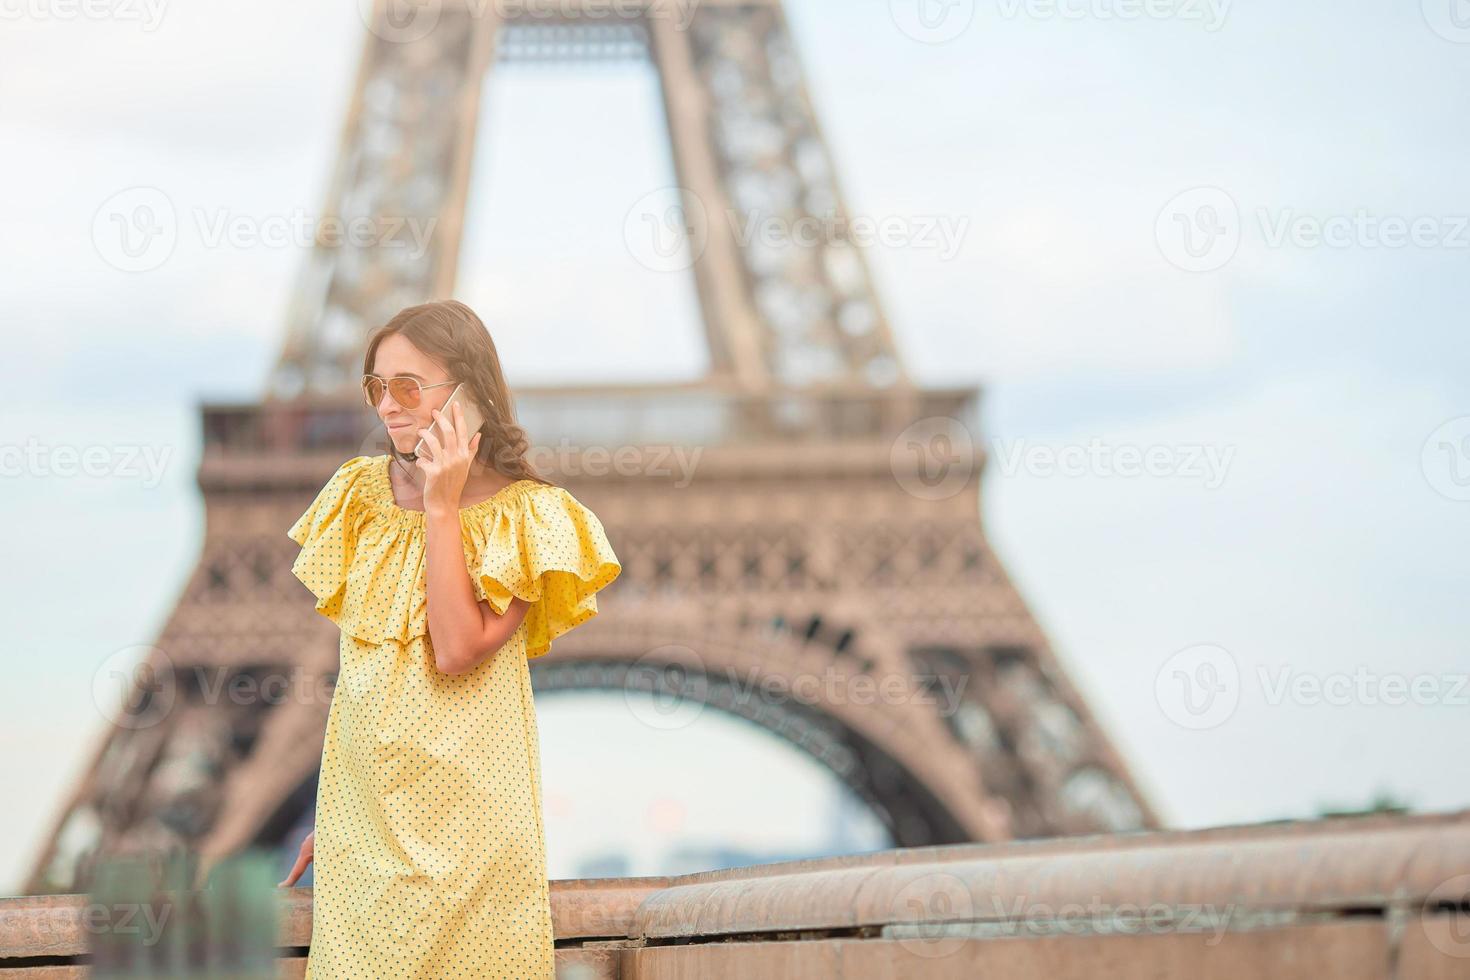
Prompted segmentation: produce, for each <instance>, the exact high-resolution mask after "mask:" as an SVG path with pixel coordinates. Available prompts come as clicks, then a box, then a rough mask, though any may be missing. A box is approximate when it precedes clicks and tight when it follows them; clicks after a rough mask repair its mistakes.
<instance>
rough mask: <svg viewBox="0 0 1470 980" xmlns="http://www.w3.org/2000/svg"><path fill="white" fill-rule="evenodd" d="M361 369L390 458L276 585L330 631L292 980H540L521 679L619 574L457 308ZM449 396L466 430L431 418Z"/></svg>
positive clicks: (534, 838) (526, 707)
mask: <svg viewBox="0 0 1470 980" xmlns="http://www.w3.org/2000/svg"><path fill="white" fill-rule="evenodd" d="M363 363H364V372H365V374H364V377H363V390H364V392H365V394H366V397H367V401H368V403H369V404H370V405H371V406H372V407H373V409H374V410H375V411H376V412H377V413H378V417H379V419H380V420H381V421H382V423H383V425H384V426H385V428H386V429H387V432H388V436H389V439H390V440H391V443H392V452H391V453H387V454H384V455H381V456H356V457H354V458H352V459H349V460H348V461H347V462H345V463H343V464H342V466H341V467H340V468H339V469H338V470H337V472H336V473H335V474H334V475H333V476H332V478H331V479H330V480H329V481H328V482H327V484H326V486H325V487H323V488H322V490H321V492H320V493H319V494H318V495H317V498H316V500H315V501H313V502H312V504H311V506H310V507H309V508H307V510H306V512H305V513H304V514H302V515H301V517H300V519H298V520H297V521H296V523H295V524H294V525H293V526H292V527H291V529H290V530H289V531H288V532H287V533H288V534H289V535H290V536H291V538H292V539H293V540H294V541H296V543H297V544H299V545H301V552H300V554H299V555H298V556H297V558H296V561H295V563H294V565H293V567H292V572H293V573H294V574H295V575H296V576H297V577H298V578H299V579H300V580H301V581H302V582H303V583H304V584H305V585H306V586H307V587H308V588H309V589H310V590H311V591H312V593H313V594H314V595H315V596H316V598H317V602H316V609H317V611H318V612H320V613H321V614H322V615H324V616H327V617H328V618H330V619H331V620H332V621H333V622H335V623H336V624H337V625H338V626H339V627H340V628H341V630H342V635H341V643H340V652H341V667H340V670H339V673H338V677H337V684H336V687H335V689H334V691H333V695H332V705H331V709H330V711H329V712H328V717H327V729H326V740H325V744H324V746H323V749H322V766H321V777H320V781H319V784H318V788H317V808H316V827H315V829H314V830H313V832H312V834H311V835H309V836H308V837H307V838H306V840H305V842H303V844H302V847H301V853H300V855H299V856H298V858H297V860H296V865H295V867H293V868H292V869H291V873H290V874H289V875H288V876H287V877H286V880H285V881H283V882H281V884H282V885H290V884H292V883H294V882H295V881H296V880H297V879H298V878H299V877H300V876H301V873H302V872H303V871H304V870H305V869H306V865H307V864H308V863H309V862H311V861H313V860H315V863H316V867H315V887H314V890H313V911H312V914H313V919H312V937H311V953H310V956H309V958H308V960H307V966H306V976H307V978H308V980H332V978H338V977H345V978H353V980H357V978H362V977H415V978H418V977H422V978H435V980H438V978H441V977H449V976H474V977H506V978H512V977H513V978H516V980H524V978H528V977H534V978H546V980H551V978H552V977H553V976H554V968H553V958H552V930H551V903H550V890H549V887H548V882H547V877H546V844H545V839H544V837H543V834H542V823H541V786H540V747H539V741H538V734H537V729H536V713H535V708H534V705H533V703H532V696H531V681H530V671H529V668H528V667H527V663H526V661H527V659H528V658H530V657H538V656H540V655H542V654H544V653H546V652H547V651H548V650H549V649H550V646H551V641H552V640H554V639H555V638H556V637H558V636H560V635H561V634H563V633H565V632H566V631H567V630H569V629H571V628H572V627H574V626H576V625H577V624H579V623H582V622H585V621H586V620H587V619H590V618H591V617H592V616H594V615H596V614H597V600H596V598H595V596H594V593H596V592H597V591H598V590H599V589H601V588H603V587H604V586H606V585H607V584H608V583H610V582H612V581H613V580H614V579H615V578H617V576H618V573H619V572H620V571H621V565H620V563H619V562H618V559H617V556H616V555H615V554H614V553H613V550H612V547H611V545H609V543H608V540H607V536H606V534H605V533H604V532H603V528H602V525H601V523H600V522H599V521H598V519H597V517H596V516H595V515H593V513H592V512H591V511H589V510H588V509H587V508H585V507H584V506H583V505H582V504H581V503H580V502H579V501H578V500H577V499H576V498H575V497H573V496H572V495H571V493H569V492H568V491H567V490H565V489H563V488H562V487H558V486H556V485H554V484H551V483H548V482H546V481H544V480H542V479H540V478H539V477H538V476H536V474H535V473H534V472H533V470H532V468H531V466H530V465H529V464H528V463H527V461H526V459H525V454H526V449H527V441H526V437H525V434H524V432H523V430H522V429H521V427H520V426H519V425H517V424H516V421H515V417H514V415H513V413H512V409H511V399H510V394H509V392H508V390H507V389H506V385H505V380H504V378H503V377H502V375H501V371H500V359H499V357H498V355H497V354H496V351H495V345H494V343H493V342H492V341H491V339H490V335H489V333H487V332H486V330H485V326H484V324H483V323H481V321H480V318H479V317H477V316H476V315H475V314H474V312H473V311H471V310H470V309H469V307H467V306H465V305H464V304H463V303H458V302H453V301H445V302H435V303H425V304H423V305H420V306H412V307H409V308H408V309H405V310H403V311H402V312H401V313H399V314H398V315H397V316H395V317H394V318H393V319H392V320H390V321H388V323H386V324H384V325H383V326H382V327H381V328H380V329H378V330H377V331H376V332H375V333H374V334H373V336H372V337H371V338H370V339H369V341H368V346H367V353H366V356H365V357H364V360H363ZM459 383H463V384H464V385H465V386H467V388H468V393H469V394H470V395H471V396H473V398H474V399H475V402H476V404H478V405H479V407H480V410H481V412H482V413H483V414H484V417H485V420H486V421H485V424H484V425H483V426H482V427H481V428H480V430H479V431H478V432H473V433H472V432H467V431H465V428H466V427H465V424H464V417H463V413H462V412H460V411H459V410H458V406H456V407H455V410H454V411H452V412H450V413H449V414H447V415H446V414H445V413H443V412H441V411H440V410H439V409H440V407H441V406H442V405H443V404H444V403H445V402H446V401H447V400H448V398H449V395H450V393H451V392H453V391H454V389H455V387H456V385H457V384H459ZM461 397H464V396H463V395H462V396H461ZM434 422H437V423H438V425H439V427H440V428H441V429H442V433H439V432H437V431H436V432H434V433H430V432H427V430H428V428H429V426H430V424H432V423H434ZM421 436H422V437H423V438H424V439H425V448H424V450H423V455H421V456H419V457H417V458H415V457H414V456H413V448H414V446H415V445H416V443H417V442H418V440H419V438H420V437H421ZM316 831H320V832H321V837H320V838H317V837H316ZM318 843H319V844H320V845H321V850H320V851H316V850H315V846H316V844H318Z"/></svg>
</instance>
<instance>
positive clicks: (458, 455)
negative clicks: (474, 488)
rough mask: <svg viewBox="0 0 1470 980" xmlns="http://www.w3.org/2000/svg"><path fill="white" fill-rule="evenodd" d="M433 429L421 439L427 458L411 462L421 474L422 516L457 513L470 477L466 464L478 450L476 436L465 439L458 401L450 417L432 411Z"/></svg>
mask: <svg viewBox="0 0 1470 980" xmlns="http://www.w3.org/2000/svg"><path fill="white" fill-rule="evenodd" d="M432 414H433V416H434V421H436V422H438V423H439V426H438V428H437V429H425V430H424V431H423V439H424V444H425V448H427V449H428V450H429V453H430V458H427V459H426V458H425V457H424V456H422V455H420V456H419V458H418V459H417V460H415V463H416V465H417V466H418V468H419V472H420V473H422V474H424V511H425V513H439V512H443V513H451V514H458V513H459V498H460V495H461V494H462V493H464V485H465V482H466V481H468V480H469V477H470V463H471V462H472V461H473V460H474V458H475V451H476V450H477V449H479V448H480V433H478V432H476V433H475V434H474V435H472V436H470V437H469V438H468V439H466V438H465V437H466V433H465V431H464V430H465V424H464V409H463V408H462V407H461V406H460V404H459V403H458V402H456V403H455V405H454V409H453V410H452V412H451V413H450V416H446V415H445V414H444V413H443V412H441V411H439V409H437V408H436V409H434V411H433V412H432Z"/></svg>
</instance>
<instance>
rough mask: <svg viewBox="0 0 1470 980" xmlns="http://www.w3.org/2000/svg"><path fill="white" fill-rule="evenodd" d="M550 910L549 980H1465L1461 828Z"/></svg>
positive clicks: (4, 909)
mask: <svg viewBox="0 0 1470 980" xmlns="http://www.w3.org/2000/svg"><path fill="white" fill-rule="evenodd" d="M190 894H191V895H197V894H198V893H190ZM551 895H552V910H553V917H554V931H555V936H556V947H557V948H556V962H557V973H558V976H559V977H561V978H563V980H594V978H597V980H600V978H621V980H683V978H691V980H692V978H699V980H723V978H729V980H736V978H740V980H745V978H751V977H758V978H772V980H774V978H786V977H791V978H801V977H843V978H864V977H904V978H907V977H933V978H961V977H963V978H967V980H968V978H972V977H998V978H1024V977H1046V978H1048V980H1068V978H1077V980H1111V978H1117V980H1124V978H1127V980H1137V978H1139V977H1186V978H1188V980H1217V978H1218V980H1242V978H1261V977H1283V978H1285V977H1290V978H1304V980H1305V978H1313V980H1315V978H1328V977H1330V978H1332V980H1358V978H1361V980H1369V978H1373V980H1400V978H1402V980H1439V978H1450V977H1467V976H1470V929H1467V923H1470V811H1467V812H1463V813H1456V814H1446V815H1416V816H1364V817H1344V818H1336V819H1332V820H1323V821H1312V822H1300V823H1279V824H1263V825H1254V826H1245V827H1233V828H1218V829H1210V830H1200V831H1170V832H1156V833H1146V834H1134V835H1123V836H1100V837H1079V838H1063V839H1054V840H1045V841H1033V842H1020V843H1014V844H1001V845H972V844H957V845H949V846H944V847H927V848H901V849H896V850H888V851H878V852H874V853H869V854H858V855H851V856H843V857H834V858H825V859H820V860H809V861H792V862H783V863H779V864H768V865H756V866H752V867H745V868H736V869H731V870H725V871H714V872H704V873H700V874H691V875H680V876H677V877H658V878H617V879H608V878H599V879H578V880H557V881H553V882H552V893H551ZM272 900H273V901H274V902H275V903H276V909H275V911H276V913H277V917H276V918H275V924H276V942H275V947H274V949H273V950H271V951H270V953H271V955H272V956H273V958H274V963H273V967H274V970H275V972H276V975H277V976H281V977H300V976H302V975H303V972H304V969H305V957H306V953H307V949H308V947H309V944H310V941H311V889H309V888H290V889H279V890H274V891H273V892H272V897H271V898H270V899H268V900H267V901H268V902H269V901H272ZM89 903H92V904H93V905H94V906H95V903H94V902H93V900H92V899H91V898H90V897H89V896H86V895H57V896H42V897H31V898H10V899H4V900H0V980H4V978H7V977H17V978H21V977H25V978H37V977H45V978H48V980H51V978H62V977H73V976H87V975H89V963H90V962H91V960H90V956H91V953H90V950H92V949H93V948H94V947H95V946H96V940H97V939H98V934H97V930H98V925H97V923H99V922H109V921H110V922H113V923H115V922H117V921H118V920H117V919H116V917H115V915H114V914H113V912H114V911H115V910H110V909H102V910H99V909H97V908H95V907H90V908H89ZM237 911H238V910H237ZM99 912H100V913H105V914H99ZM249 918H250V916H248V915H247V916H246V919H247V920H248V919H249ZM257 920H258V917H257ZM222 921H223V920H222ZM115 975H121V974H115ZM179 975H182V974H179Z"/></svg>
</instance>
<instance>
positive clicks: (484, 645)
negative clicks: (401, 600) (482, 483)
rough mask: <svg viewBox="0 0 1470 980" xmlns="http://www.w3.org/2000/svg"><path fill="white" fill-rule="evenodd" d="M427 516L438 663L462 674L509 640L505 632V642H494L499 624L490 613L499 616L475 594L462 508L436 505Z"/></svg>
mask: <svg viewBox="0 0 1470 980" xmlns="http://www.w3.org/2000/svg"><path fill="white" fill-rule="evenodd" d="M424 520H425V532H426V534H427V537H428V541H427V548H428V557H427V559H426V564H427V566H428V568H427V570H426V572H425V579H426V582H425V586H426V589H427V591H428V596H427V602H428V609H429V639H430V641H431V642H432V644H433V647H434V664H435V666H437V667H438V668H439V670H441V671H443V672H444V673H446V674H462V673H464V672H465V671H468V670H471V669H473V668H474V666H475V665H476V664H477V663H479V662H480V660H481V659H483V658H484V657H485V656H487V655H488V654H490V653H491V652H493V651H494V650H497V649H499V648H500V644H501V643H504V642H505V638H501V640H500V643H495V645H494V646H490V645H489V643H490V642H491V641H492V640H493V639H494V636H493V634H494V633H496V632H499V630H497V629H493V626H494V625H498V624H490V623H487V622H486V619H485V616H486V613H487V612H488V613H489V614H490V616H491V617H493V618H495V619H499V618H500V617H496V616H495V615H494V612H493V611H491V610H488V609H487V608H486V607H485V605H484V604H483V603H481V602H479V601H478V600H477V599H476V598H475V590H474V585H473V584H472V583H471V582H470V573H469V569H468V568H466V567H465V561H464V543H463V541H462V540H461V538H460V534H461V529H460V524H459V514H458V513H455V512H452V511H443V512H433V511H431V512H428V513H426V514H425V515H424Z"/></svg>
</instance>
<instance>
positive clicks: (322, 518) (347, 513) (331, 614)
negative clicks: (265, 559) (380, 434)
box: [286, 456, 372, 626]
mask: <svg viewBox="0 0 1470 980" xmlns="http://www.w3.org/2000/svg"><path fill="white" fill-rule="evenodd" d="M371 463H372V458H371V457H369V456H354V457H353V458H352V459H349V460H348V461H347V462H345V463H343V464H342V465H341V466H339V467H338V468H337V472H336V473H334V474H332V478H331V479H330V480H328V481H327V483H326V485H325V486H323V487H322V488H321V490H320V491H319V492H318V493H317V495H316V499H315V500H313V501H312V502H311V506H309V507H307V508H306V511H305V512H304V513H303V514H302V515H301V516H300V517H298V518H297V519H296V523H294V524H292V525H291V528H290V529H289V530H288V531H287V532H286V534H287V536H289V537H290V538H291V540H292V541H295V542H296V543H297V544H299V545H301V551H300V553H298V554H297V556H296V560H295V561H294V562H293V563H292V565H291V574H292V575H295V576H296V577H297V578H298V579H300V580H301V584H303V585H305V586H306V587H307V588H308V589H310V590H311V593H312V595H314V596H316V611H317V612H319V613H321V614H322V615H323V616H326V617H327V618H328V619H330V620H331V621H332V622H334V623H337V624H338V625H339V626H340V625H342V617H343V601H344V599H345V598H346V594H347V577H348V572H349V571H350V569H351V564H352V559H353V555H354V554H355V553H356V551H357V525H358V523H359V516H360V507H361V500H360V495H359V493H358V490H359V489H360V480H361V477H362V474H363V472H364V467H366V466H368V465H371Z"/></svg>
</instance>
